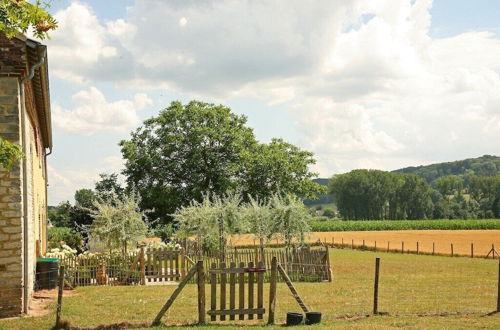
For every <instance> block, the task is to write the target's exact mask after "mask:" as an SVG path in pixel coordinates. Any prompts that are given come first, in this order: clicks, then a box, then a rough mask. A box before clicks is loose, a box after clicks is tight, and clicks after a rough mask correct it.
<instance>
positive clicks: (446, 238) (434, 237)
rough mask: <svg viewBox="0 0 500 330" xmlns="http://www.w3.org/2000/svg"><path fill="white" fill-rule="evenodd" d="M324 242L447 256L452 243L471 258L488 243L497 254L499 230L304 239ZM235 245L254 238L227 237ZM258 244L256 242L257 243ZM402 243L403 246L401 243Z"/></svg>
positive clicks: (368, 233)
mask: <svg viewBox="0 0 500 330" xmlns="http://www.w3.org/2000/svg"><path fill="white" fill-rule="evenodd" d="M318 241H321V242H326V243H328V244H330V245H331V244H335V245H336V246H339V245H340V244H341V243H342V242H344V246H345V247H350V246H351V245H352V244H353V242H354V246H355V247H357V248H359V247H363V241H364V246H365V247H369V248H375V245H376V247H377V250H379V251H387V247H388V246H389V250H391V251H393V252H401V248H402V246H403V248H404V252H408V251H410V252H415V253H416V252H417V242H418V249H419V252H421V253H429V254H431V253H432V252H433V243H434V252H435V253H436V254H442V255H451V244H453V255H455V256H457V255H462V256H470V255H471V243H473V244H474V246H473V250H474V251H473V254H474V256H475V257H480V256H486V255H487V254H488V252H489V251H490V250H491V247H492V244H494V245H495V249H496V250H497V251H498V252H499V253H500V230H389V231H340V232H313V233H310V234H309V235H308V237H307V242H308V243H314V242H318ZM231 242H232V244H233V245H235V246H248V245H252V244H254V236H253V235H250V234H248V235H247V234H245V235H237V236H236V235H235V236H233V237H231ZM257 242H258V241H257ZM402 242H404V244H402ZM271 243H274V244H282V243H283V242H282V241H281V240H274V241H273V242H271Z"/></svg>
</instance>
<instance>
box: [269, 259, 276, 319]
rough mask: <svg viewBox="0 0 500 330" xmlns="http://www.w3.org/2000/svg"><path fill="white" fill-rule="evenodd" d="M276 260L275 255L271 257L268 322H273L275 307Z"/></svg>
mask: <svg viewBox="0 0 500 330" xmlns="http://www.w3.org/2000/svg"><path fill="white" fill-rule="evenodd" d="M277 266H278V261H277V259H276V257H273V259H272V261H271V279H270V285H271V287H270V288H269V319H268V321H267V323H268V324H274V312H275V309H276V275H277V274H276V271H277Z"/></svg>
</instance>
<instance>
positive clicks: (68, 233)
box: [48, 227, 83, 252]
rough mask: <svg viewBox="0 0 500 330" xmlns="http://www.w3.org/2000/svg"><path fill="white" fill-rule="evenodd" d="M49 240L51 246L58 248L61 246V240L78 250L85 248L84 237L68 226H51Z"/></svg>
mask: <svg viewBox="0 0 500 330" xmlns="http://www.w3.org/2000/svg"><path fill="white" fill-rule="evenodd" d="M48 240H49V247H50V248H57V247H59V246H60V242H61V241H64V242H65V243H66V245H68V246H69V247H71V248H73V249H76V250H78V252H81V251H82V250H83V237H82V236H81V235H80V234H79V233H75V232H73V231H72V229H71V228H68V227H52V228H49V232H48Z"/></svg>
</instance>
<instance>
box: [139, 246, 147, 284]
mask: <svg viewBox="0 0 500 330" xmlns="http://www.w3.org/2000/svg"><path fill="white" fill-rule="evenodd" d="M144 258H145V253H144V247H141V263H140V265H141V285H146V261H145V260H144Z"/></svg>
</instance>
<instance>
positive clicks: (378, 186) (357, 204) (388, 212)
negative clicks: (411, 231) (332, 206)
mask: <svg viewBox="0 0 500 330" xmlns="http://www.w3.org/2000/svg"><path fill="white" fill-rule="evenodd" d="M330 191H331V192H332V193H334V194H335V197H336V202H337V208H338V210H339V212H340V214H341V216H342V217H343V218H344V219H353V220H368V219H423V218H427V217H432V203H431V189H430V187H429V185H428V184H427V182H426V181H425V180H424V179H422V178H419V177H417V176H416V175H403V174H398V173H391V172H385V171H379V170H354V171H351V172H349V173H345V174H341V175H337V176H334V177H333V178H332V180H331V182H330Z"/></svg>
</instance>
